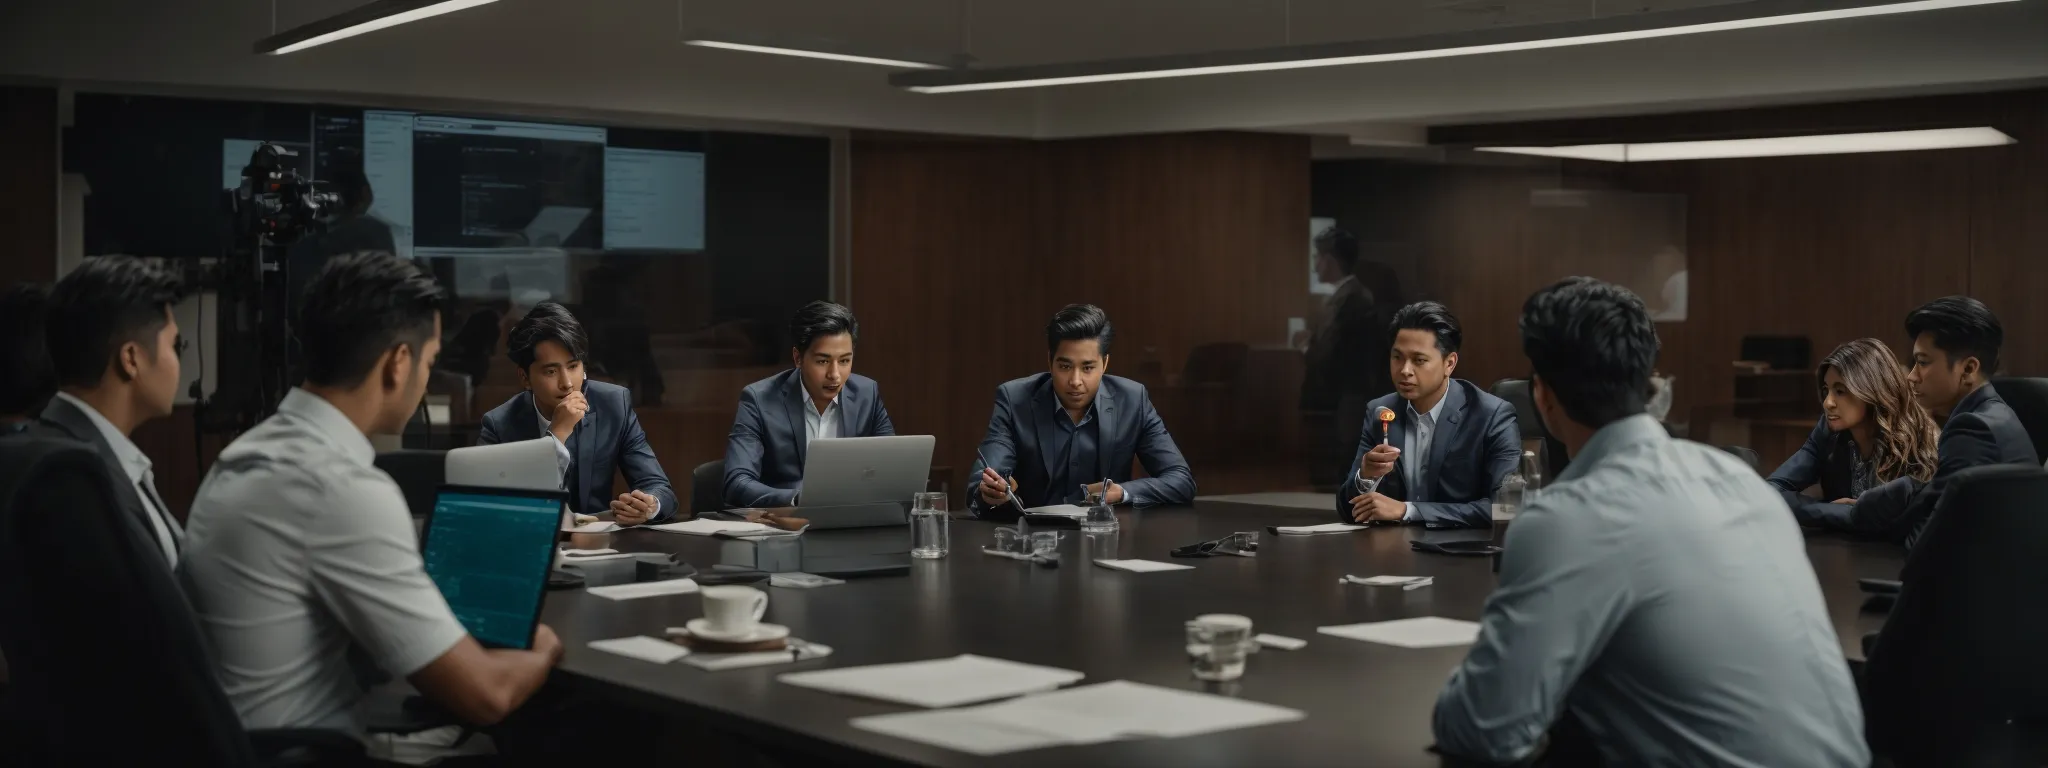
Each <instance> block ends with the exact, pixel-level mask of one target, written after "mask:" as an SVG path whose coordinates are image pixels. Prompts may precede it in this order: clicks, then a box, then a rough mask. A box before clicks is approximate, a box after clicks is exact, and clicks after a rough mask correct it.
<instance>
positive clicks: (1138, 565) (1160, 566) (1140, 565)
mask: <svg viewBox="0 0 2048 768" xmlns="http://www.w3.org/2000/svg"><path fill="white" fill-rule="evenodd" d="M1095 564H1096V565H1099V566H1102V567H1104V568H1115V569H1117V570H1119V571H1130V572H1132V573H1152V572H1154V571H1191V570H1194V568H1195V567H1194V566H1192V565H1176V564H1174V563H1162V562H1159V561H1157V560H1097V561H1095Z"/></svg>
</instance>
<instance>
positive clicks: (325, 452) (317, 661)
mask: <svg viewBox="0 0 2048 768" xmlns="http://www.w3.org/2000/svg"><path fill="white" fill-rule="evenodd" d="M375 457H376V451H375V449H374V448H372V447H371V446H370V441H369V439H368V438H366V437H364V436H363V433H362V431H361V430H359V429H357V428H356V426H355V424H354V423H352V422H350V421H349V419H348V417H347V416H345V415H343V414H342V412H341V411H340V410H337V409H336V408H335V407H334V406H333V405H332V404H330V403H328V402H327V401H326V400H325V399H322V398H321V397H320V396H318V395H314V394H312V393H310V392H307V391H305V390H302V389H293V390H292V391H291V393H290V394H287V395H286V396H285V398H284V402H283V403H280V404H279V405H278V407H277V414H276V415H274V416H271V417H270V418H268V419H264V420H263V423H261V424H258V425H256V428H255V429H252V430H249V431H248V432H246V433H244V434H243V435H242V436H241V437H239V438H237V439H236V440H235V441H234V443H232V444H230V445H229V446H228V447H227V450H225V451H222V452H221V455H220V458H219V459H218V460H217V461H215V462H214V465H213V469H212V471H210V472H208V473H207V477H206V482H205V483H204V484H202V485H201V486H200V488H199V496H198V498H197V499H195V500H194V501H193V502H192V517H191V520H190V525H189V526H187V527H188V529H189V534H188V536H187V539H186V547H185V558H184V563H183V565H182V566H181V568H182V573H183V575H184V577H185V580H184V581H185V586H186V589H187V594H188V596H189V597H190V598H191V600H192V607H193V609H194V610H195V612H196V613H197V614H198V616H199V624H200V627H201V628H202V629H203V630H204V631H205V632H206V634H207V638H208V639H209V640H211V641H212V645H213V649H214V652H215V657H216V659H217V661H218V663H219V669H218V673H219V677H220V681H221V685H222V687H223V688H225V689H226V690H227V695H228V700H229V702H230V703H232V704H234V707H235V713H236V714H237V715H239V716H240V717H241V720H242V724H243V726H245V727H248V728H325V729H332V730H341V731H348V732H353V733H357V734H360V733H361V732H362V726H361V723H360V722H358V720H357V719H356V715H355V707H356V703H357V701H358V700H359V699H360V698H361V697H362V693H363V691H362V688H361V687H360V686H359V684H358V682H357V681H358V679H359V678H358V675H357V674H356V670H355V668H354V667H352V666H351V664H350V661H349V659H350V657H351V651H352V650H355V649H360V651H362V652H363V654H362V655H364V656H366V657H367V658H368V660H369V661H371V662H373V663H375V664H376V665H377V666H378V667H380V668H382V669H383V670H384V671H385V672H388V673H390V674H391V675H394V676H397V677H407V676H410V675H412V674H413V673H415V672H418V671H420V669H422V668H424V667H426V666H427V665H428V664H429V663H432V662H433V661H434V660H435V659H438V658H440V657H441V655H442V654H444V653H447V652H448V649H450V648H453V647H454V646H455V644H456V643H457V642H460V641H461V640H462V638H463V637H464V636H465V635H466V634H467V632H465V631H464V630H463V628H462V624H461V622H459V621H457V620H456V618H455V614H454V612H453V611H451V610H449V608H448V601H447V600H446V599H445V598H443V597H442V596H441V592H440V590H439V589H437V588H435V586H434V582H433V581H432V580H431V579H429V578H428V576H427V572H426V568H425V566H424V564H423V563H422V562H421V560H420V551H419V544H418V535H417V534H416V533H415V532H414V529H413V521H412V515H411V513H410V512H408V511H407V509H406V505H405V494H404V493H402V492H401V491H400V490H399V488H398V484H397V483H396V482H393V481H392V479H391V476H390V475H387V474H384V472H383V470H380V469H377V468H376V466H375V465H373V464H372V463H371V462H372V460H373V459H375Z"/></svg>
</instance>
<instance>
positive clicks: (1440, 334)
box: [1387, 301, 1465, 357]
mask: <svg viewBox="0 0 2048 768" xmlns="http://www.w3.org/2000/svg"><path fill="white" fill-rule="evenodd" d="M1402 331H1428V332H1429V333H1430V335H1432V336H1435V337H1436V351H1437V354H1440V355H1442V356H1444V357H1450V356H1451V354H1452V353H1454V352H1457V351H1458V347H1459V345H1461V344H1464V343H1465V331H1464V330H1463V329H1462V328H1461V327H1460V326H1459V325H1458V316H1457V315H1453V314H1451V310H1450V308H1448V307H1445V306H1444V305H1442V304H1438V303H1436V302H1434V301H1418V302H1415V303H1414V304H1410V305H1408V306H1405V307H1402V308H1400V309H1399V310H1397V311H1395V312H1394V320H1393V323H1392V324H1391V325H1390V327H1389V328H1388V330H1387V335H1388V336H1389V337H1393V336H1398V335H1400V333H1401V332H1402Z"/></svg>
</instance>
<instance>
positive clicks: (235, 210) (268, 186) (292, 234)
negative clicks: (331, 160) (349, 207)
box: [227, 142, 341, 245]
mask: <svg viewBox="0 0 2048 768" xmlns="http://www.w3.org/2000/svg"><path fill="white" fill-rule="evenodd" d="M295 157H298V153H296V152H293V151H291V150H289V149H285V148H284V147H281V146H278V145H276V144H270V143H267V142H266V143H264V144H262V145H260V146H258V147H256V151H255V152H254V153H252V154H251V155H250V156H249V164H248V165H246V166H243V167H242V184H241V186H239V187H236V188H234V189H231V190H228V192H227V210H228V214H229V215H230V216H231V217H232V218H233V226H234V232H235V240H236V243H237V245H241V244H242V242H243V241H244V240H245V239H247V240H250V241H268V242H269V243H272V244H275V245H290V244H292V243H294V242H297V241H298V239H299V238H301V237H304V236H306V235H307V234H309V233H315V232H322V231H325V230H326V227H327V223H326V218H327V217H328V216H329V212H330V211H333V210H335V209H338V208H340V207H341V195H340V194H337V193H334V192H328V191H324V190H323V188H324V187H325V184H324V183H322V182H318V181H312V180H309V179H307V178H306V177H304V176H300V175H299V172H298V171H296V170H293V169H292V168H290V167H289V166H287V165H286V164H285V163H284V160H285V159H286V158H295Z"/></svg>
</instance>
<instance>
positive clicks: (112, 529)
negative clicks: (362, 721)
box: [0, 432, 363, 768]
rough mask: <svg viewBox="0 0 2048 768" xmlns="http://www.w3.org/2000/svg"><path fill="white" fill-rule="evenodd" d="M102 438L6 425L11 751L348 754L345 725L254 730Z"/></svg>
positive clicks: (163, 759)
mask: <svg viewBox="0 0 2048 768" xmlns="http://www.w3.org/2000/svg"><path fill="white" fill-rule="evenodd" d="M114 487H115V486H114V485H113V480H112V478H110V477H109V475H108V474H107V470H106V465H105V463H104V462H103V461H102V460H101V459H100V457H99V455H98V454H97V453H95V452H94V451H93V449H92V448H90V447H87V446H86V445H85V444H83V443H79V442H76V441H73V440H70V439H68V438H58V437H54V436H50V435H48V434H47V433H40V434H39V433H36V432H30V433H16V434H12V435H8V436H6V437H0V652H4V653H5V654H6V656H7V660H8V669H9V673H10V674H11V676H12V678H11V681H10V684H9V687H8V690H7V696H8V697H9V698H11V699H13V700H14V701H12V702H10V706H9V707H8V711H9V714H10V715H11V716H13V717H15V718H17V720H16V722H15V723H13V724H12V725H14V726H15V727H14V728H12V729H10V730H11V733H10V734H9V736H10V738H11V739H12V740H13V741H14V742H15V743H10V744H7V745H4V747H0V754H6V755H8V758H7V759H6V760H5V761H4V762H6V763H8V764H11V765H207V766H226V767H227V768H244V767H251V768H254V767H257V766H263V767H268V768H287V767H290V768H298V767H299V766H351V765H357V764H359V763H361V762H362V761H363V746H362V744H361V743H360V742H358V741H356V740H355V738H353V737H351V736H349V735H347V734H344V733H340V732H335V731H313V730H273V731H256V732H244V730H243V729H242V726H241V722H240V720H239V719H238V718H237V717H236V715H235V711H234V708H233V707H232V706H230V705H229V703H228V699H227V695H226V694H225V693H224V692H223V691H222V690H221V687H220V684H219V682H218V681H217V680H216V679H215V678H214V670H215V669H216V668H217V665H216V664H215V662H214V660H213V657H212V654H211V653H210V652H209V651H208V648H207V646H206V644H205V638H204V636H203V635H202V634H201V633H200V630H199V625H198V622H197V619H196V618H195V617H194V616H193V614H192V609H191V607H190V605H188V604H187V603H186V602H185V597H184V593H183V592H182V591H181V590H180V589H179V587H178V585H177V582H176V579H175V578H174V577H173V575H172V573H171V570H170V569H169V568H168V567H166V566H165V563H164V561H163V555H162V553H161V552H159V551H157V548H156V544H155V540H154V539H153V538H152V537H151V535H150V534H148V533H147V532H145V531H143V530H142V521H140V520H137V519H135V518H134V517H133V516H131V515H127V514H125V513H123V512H122V511H121V506H120V504H119V503H118V502H117V501H116V499H115V497H114V491H113V489H114Z"/></svg>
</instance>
